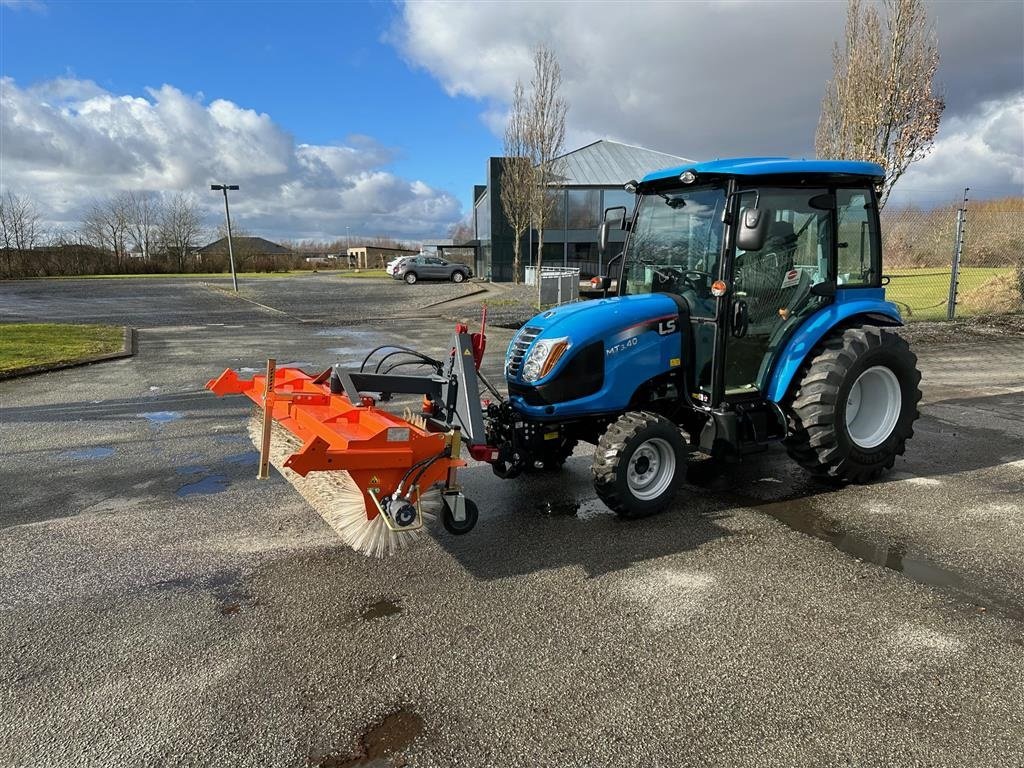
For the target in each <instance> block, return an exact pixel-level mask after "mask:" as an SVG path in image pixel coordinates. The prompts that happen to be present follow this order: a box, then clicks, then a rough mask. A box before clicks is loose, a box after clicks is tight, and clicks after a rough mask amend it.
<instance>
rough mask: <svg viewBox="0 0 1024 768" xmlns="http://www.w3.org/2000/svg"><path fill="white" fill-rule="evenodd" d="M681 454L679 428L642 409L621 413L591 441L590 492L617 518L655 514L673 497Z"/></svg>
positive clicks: (683, 461) (682, 465) (682, 459)
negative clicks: (595, 439) (595, 443)
mask: <svg viewBox="0 0 1024 768" xmlns="http://www.w3.org/2000/svg"><path fill="white" fill-rule="evenodd" d="M686 455H687V449H686V443H685V442H684V441H683V436H682V434H681V433H680V431H679V427H677V426H676V425H675V424H673V423H672V422H671V421H669V420H668V419H665V418H663V417H661V416H658V415H657V414H654V413H648V412H646V411H637V412H631V413H626V414H623V415H622V416H620V417H619V418H618V420H617V421H615V422H614V423H613V424H612V425H611V426H609V427H608V429H607V430H606V431H605V433H604V434H603V435H601V439H600V440H599V441H598V443H597V450H596V451H595V452H594V463H593V465H592V467H591V469H592V471H593V473H594V490H596V491H597V495H598V497H600V499H601V501H603V502H604V503H605V504H606V505H607V506H608V508H609V509H611V510H612V511H614V512H615V513H616V514H617V515H619V516H620V517H624V518H629V519H635V518H639V517H647V516H648V515H653V514H656V513H658V512H661V511H662V510H664V509H665V508H666V507H667V506H668V505H669V504H670V503H671V502H672V499H673V498H674V497H675V495H676V491H677V490H678V489H679V484H680V483H681V482H682V479H683V474H684V470H685V466H686Z"/></svg>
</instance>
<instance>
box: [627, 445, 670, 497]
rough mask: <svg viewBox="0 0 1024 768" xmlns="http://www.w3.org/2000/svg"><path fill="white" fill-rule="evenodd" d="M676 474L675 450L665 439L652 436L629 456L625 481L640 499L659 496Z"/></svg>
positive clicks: (631, 491)
mask: <svg viewBox="0 0 1024 768" xmlns="http://www.w3.org/2000/svg"><path fill="white" fill-rule="evenodd" d="M675 474H676V452H675V451H674V450H672V446H671V445H669V443H668V441H667V440H663V439H662V438H660V437H652V438H651V439H650V440H647V441H645V442H643V443H641V444H640V445H639V446H638V447H637V449H636V450H635V451H633V455H632V456H630V458H629V468H628V469H627V470H626V483H627V484H628V485H629V490H630V493H632V494H633V495H634V496H635V497H636V498H638V499H640V500H641V501H650V500H651V499H656V498H658V497H659V496H661V495H662V494H663V493H664V492H665V491H666V490H667V489H668V487H669V486H670V485H671V484H672V478H673V477H675Z"/></svg>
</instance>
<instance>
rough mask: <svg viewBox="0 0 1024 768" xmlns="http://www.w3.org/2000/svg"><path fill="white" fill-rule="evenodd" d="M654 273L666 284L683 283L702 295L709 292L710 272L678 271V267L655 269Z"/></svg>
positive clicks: (695, 270)
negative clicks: (703, 292)
mask: <svg viewBox="0 0 1024 768" xmlns="http://www.w3.org/2000/svg"><path fill="white" fill-rule="evenodd" d="M654 271H655V272H657V274H658V275H659V276H660V277H661V278H662V279H663V280H665V282H675V283H682V284H683V285H684V286H686V287H687V288H689V289H690V290H693V291H696V292H697V293H701V292H702V291H707V289H708V281H707V279H708V278H709V277H711V273H710V272H701V271H700V270H699V269H677V268H676V267H655V268H654Z"/></svg>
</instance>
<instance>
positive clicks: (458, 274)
mask: <svg viewBox="0 0 1024 768" xmlns="http://www.w3.org/2000/svg"><path fill="white" fill-rule="evenodd" d="M465 279H466V273H465V272H462V271H460V270H455V271H454V272H452V282H453V283H461V282H462V281H463V280H465Z"/></svg>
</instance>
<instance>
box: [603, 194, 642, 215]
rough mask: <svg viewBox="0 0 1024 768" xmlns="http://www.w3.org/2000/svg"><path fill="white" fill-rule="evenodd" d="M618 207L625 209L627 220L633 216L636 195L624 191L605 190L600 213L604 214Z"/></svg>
mask: <svg viewBox="0 0 1024 768" xmlns="http://www.w3.org/2000/svg"><path fill="white" fill-rule="evenodd" d="M619 205H621V206H623V207H624V208H625V209H626V218H629V217H630V216H632V215H633V208H634V207H635V206H636V195H634V194H633V193H632V192H627V191H626V190H624V189H606V190H605V191H604V202H603V203H601V211H602V212H604V211H606V210H608V209H609V208H615V207H616V206H619Z"/></svg>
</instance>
